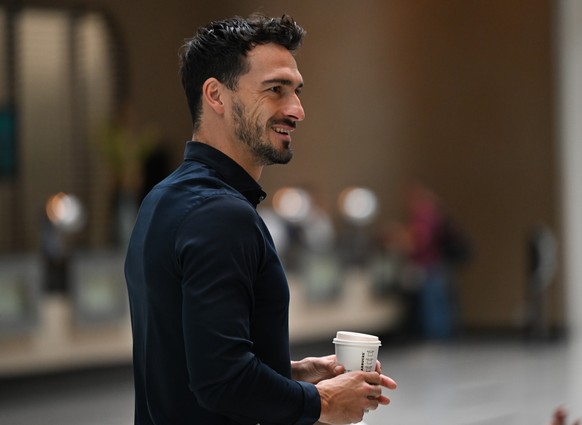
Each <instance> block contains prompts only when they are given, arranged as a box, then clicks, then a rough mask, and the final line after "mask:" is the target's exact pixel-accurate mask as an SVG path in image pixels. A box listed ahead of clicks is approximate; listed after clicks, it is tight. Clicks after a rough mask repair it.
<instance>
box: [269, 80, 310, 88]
mask: <svg viewBox="0 0 582 425" xmlns="http://www.w3.org/2000/svg"><path fill="white" fill-rule="evenodd" d="M273 83H277V84H281V85H282V86H292V85H293V81H291V80H288V79H286V78H272V79H270V80H265V81H263V85H268V84H273ZM302 87H303V81H301V82H300V83H299V84H298V85H297V88H302Z"/></svg>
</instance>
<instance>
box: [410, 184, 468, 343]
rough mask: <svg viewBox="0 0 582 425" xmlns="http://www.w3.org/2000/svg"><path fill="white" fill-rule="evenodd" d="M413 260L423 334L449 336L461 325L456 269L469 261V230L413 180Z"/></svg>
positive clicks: (433, 336)
mask: <svg viewBox="0 0 582 425" xmlns="http://www.w3.org/2000/svg"><path fill="white" fill-rule="evenodd" d="M406 202H407V207H408V230H409V232H410V238H411V244H412V248H411V254H410V256H411V260H412V261H413V263H414V264H415V265H416V266H417V267H418V271H419V273H418V274H417V275H418V276H419V282H418V291H417V294H416V300H415V301H414V302H413V303H412V304H413V309H414V310H416V312H417V314H418V324H419V331H420V334H421V336H423V337H426V338H429V339H447V338H451V337H452V336H454V334H455V333H456V332H457V330H458V328H459V323H458V322H459V305H458V302H457V293H456V292H457V291H456V282H455V280H454V276H455V268H456V267H458V266H459V265H460V264H463V263H465V262H467V261H468V260H469V258H470V256H471V247H470V242H469V240H468V238H467V237H466V235H465V233H464V232H463V231H462V230H461V229H460V227H459V226H458V224H457V223H456V221H455V220H453V218H452V217H451V215H450V214H449V213H448V212H447V211H446V209H445V207H444V206H443V204H442V201H441V200H440V198H439V197H438V196H437V195H436V194H435V193H434V192H433V191H432V190H430V189H429V188H428V187H426V186H424V185H422V184H420V183H418V182H414V183H410V184H409V185H408V187H407V188H406Z"/></svg>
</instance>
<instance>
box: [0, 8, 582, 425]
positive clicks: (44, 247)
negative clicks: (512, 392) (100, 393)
mask: <svg viewBox="0 0 582 425" xmlns="http://www.w3.org/2000/svg"><path fill="white" fill-rule="evenodd" d="M255 11H262V12H264V13H267V14H271V15H281V14H283V13H288V14H290V15H292V16H293V17H294V18H295V19H296V20H297V21H298V22H299V24H301V25H302V26H303V27H304V28H306V30H307V33H308V34H307V38H306V40H305V44H304V46H303V48H302V49H301V50H300V52H299V53H298V56H297V61H298V64H299V68H300V71H301V73H302V75H303V77H304V79H305V90H304V92H303V95H302V101H303V106H304V108H305V110H306V115H307V118H306V120H305V121H304V122H302V123H301V124H300V125H299V126H298V131H297V132H296V133H295V136H294V147H293V148H294V151H295V156H294V159H293V161H292V163H291V164H289V165H288V166H285V167H280V166H274V167H269V168H267V169H266V170H265V172H264V173H263V177H262V179H261V182H260V183H261V184H262V185H263V187H264V189H265V191H266V192H267V193H268V194H269V196H268V197H267V199H266V200H265V201H264V202H263V203H262V204H261V206H260V213H261V215H262V216H263V217H264V219H265V221H266V222H267V223H268V225H269V227H270V228H271V230H272V232H273V235H274V237H275V241H276V243H277V245H278V248H279V251H280V254H281V257H282V259H283V261H284V263H285V266H286V269H287V271H288V274H289V282H290V287H291V292H292V304H291V342H292V344H293V346H294V349H295V350H297V351H296V352H297V353H298V354H299V353H302V352H303V351H302V350H303V348H305V347H307V346H309V347H314V346H317V345H318V344H321V343H324V344H325V347H326V348H327V349H328V350H329V349H331V346H330V345H329V342H330V341H331V339H332V338H333V336H334V334H335V331H336V330H338V329H340V328H341V329H345V330H355V331H361V332H370V333H375V334H378V335H381V336H382V338H383V341H384V347H383V349H382V350H384V351H388V350H390V348H393V349H394V350H399V349H406V350H407V351H406V353H407V354H406V355H405V356H403V357H402V361H403V362H404V363H401V364H402V365H403V368H405V367H406V364H407V363H406V361H408V360H406V359H410V358H414V356H415V355H420V353H425V351H423V350H426V349H427V348H426V347H427V345H426V344H430V345H429V346H430V347H433V346H434V345H432V344H434V343H437V344H438V346H441V345H440V344H445V345H444V346H445V347H449V348H447V350H448V349H451V348H450V347H452V346H455V344H459V343H460V342H465V341H471V343H474V342H475V341H487V342H488V343H490V342H491V341H493V342H494V344H493V348H492V349H493V352H492V356H494V357H496V358H499V356H501V357H503V356H504V354H503V352H501V353H499V352H498V351H497V347H498V345H499V344H502V343H503V344H506V343H508V342H510V343H512V344H517V345H511V347H512V348H510V352H512V353H514V357H515V359H514V361H515V362H516V364H519V363H520V362H521V361H522V360H523V359H522V358H521V357H520V356H519V355H515V352H514V351H511V350H515V349H517V350H518V351H517V353H521V351H520V350H524V352H527V353H531V352H532V350H534V351H535V350H538V349H540V350H542V351H543V352H544V353H546V355H547V353H548V351H547V350H548V347H558V348H559V350H562V349H563V350H566V351H558V354H557V357H553V356H552V355H549V357H548V360H547V363H546V360H544V361H543V362H544V363H543V364H549V365H552V366H551V367H557V368H559V369H558V370H560V371H562V372H563V371H564V365H565V364H568V362H564V361H560V360H556V362H554V361H552V360H551V359H552V358H555V359H560V358H561V359H562V360H563V357H560V356H568V355H569V354H564V353H565V352H566V353H570V352H571V351H569V350H570V348H571V347H572V346H573V343H572V341H578V339H577V337H576V335H577V334H579V333H580V329H581V328H582V316H581V313H579V312H578V311H579V310H580V309H579V308H578V306H577V302H578V301H579V300H580V299H581V298H580V297H581V295H582V286H581V285H580V279H581V278H582V270H580V267H581V266H580V265H579V264H578V263H579V261H577V258H578V257H579V255H580V253H581V252H582V246H581V244H582V229H581V228H580V224H579V221H578V218H579V217H580V214H582V211H580V210H581V209H582V191H581V189H580V185H579V184H578V182H579V181H581V180H580V179H581V178H582V176H580V171H579V168H580V167H579V166H578V162H579V160H580V158H582V143H581V142H580V140H579V139H580V138H582V128H580V120H579V116H580V113H581V111H582V101H581V97H582V96H581V89H580V88H581V84H582V77H580V76H581V75H582V32H581V30H580V28H581V27H580V25H579V22H582V3H580V2H578V1H577V0H556V1H552V0H530V1H520V0H515V1H501V0H494V1H485V0H472V1H466V0H448V1H439V2H434V1H430V0H414V1H410V0H388V1H383V0H361V1H357V2H356V1H353V0H333V1H332V0H318V1H314V0H312V1H309V0H296V1H294V2H283V1H279V0H271V1H269V2H261V1H257V0H219V1H213V2H209V1H192V0H190V1H186V0H168V1H166V2H163V4H162V3H160V2H157V1H154V0H141V1H139V2H137V1H133V0H128V1H118V0H50V1H49V0H46V1H42V0H38V1H24V0H20V1H18V0H13V1H0V387H1V386H4V388H6V390H4V391H0V406H2V402H1V397H3V396H6V395H7V394H8V393H11V392H12V391H13V390H14V391H15V393H17V394H20V393H22V397H24V398H22V399H19V400H21V402H22V403H23V405H24V404H26V403H25V402H24V401H22V400H26V399H25V397H26V394H27V392H28V391H29V390H30V388H31V386H32V385H38V383H39V382H41V381H39V380H41V379H45V380H49V379H55V376H57V375H58V376H60V377H63V376H66V378H63V379H65V380H66V381H67V382H71V381H72V382H74V383H75V384H71V385H72V386H73V387H74V386H75V385H76V384H77V383H78V381H75V378H74V377H75V376H77V377H80V378H79V379H82V380H83V382H86V379H89V380H90V381H91V382H95V379H96V376H100V377H101V379H102V380H104V378H103V376H108V375H105V374H104V373H105V372H103V371H105V370H108V371H111V369H112V368H113V369H115V370H117V371H119V370H122V371H126V370H127V368H128V367H129V365H130V363H131V335H130V329H129V317H128V306H127V298H126V291H125V283H124V279H123V257H124V253H125V246H126V243H127V238H128V234H129V232H130V231H131V227H132V224H133V218H134V217H135V213H136V211H137V208H138V207H139V203H140V201H141V199H142V197H143V196H144V194H145V193H147V191H148V190H149V189H150V188H151V187H152V186H153V185H154V184H155V183H156V182H157V181H159V180H161V179H162V178H163V177H164V176H165V175H166V174H167V173H169V172H170V171H171V170H172V169H173V168H174V167H176V166H177V165H178V164H179V163H180V161H181V157H182V153H183V149H184V143H185V141H186V140H188V139H189V138H190V135H191V126H190V118H189V114H188V111H187V106H186V102H185V98H184V95H183V93H182V89H181V86H180V82H179V77H178V50H179V48H180V46H181V44H182V43H183V41H184V39H186V38H189V37H191V36H192V35H193V34H194V31H195V29H196V28H197V27H198V26H200V25H204V24H206V23H207V22H209V21H211V20H214V19H220V18H223V17H227V16H231V15H235V14H237V15H242V16H246V15H248V14H250V13H252V12H255ZM500 341H501V342H500ZM574 345H575V344H574ZM516 346H517V347H518V348H516ZM488 347H489V348H491V345H489V346H488ZM552 349H553V348H550V350H552ZM544 350H545V351H544ZM438 353H440V354H438ZM446 353H447V355H444V356H443V353H442V352H440V351H438V352H437V356H439V355H440V356H443V357H444V358H447V357H448V351H447V352H446ZM550 353H553V351H550ZM425 354H426V353H425ZM430 355H431V353H430V352H429V354H427V356H429V358H430ZM411 356H412V357H411ZM505 356H506V357H507V356H509V357H512V355H511V354H508V353H507V352H506V354H505ZM423 358H424V357H423ZM544 359H545V357H544ZM435 361H436V362H437V364H438V360H435ZM535 367H537V364H536V366H535ZM412 369H414V367H412ZM96 370H97V372H94V371H96ZM551 370H553V369H551ZM565 370H566V372H563V373H564V380H563V381H560V380H556V381H555V385H556V386H557V387H558V388H562V389H563V388H566V387H568V386H569V385H570V383H569V381H568V382H566V380H565V379H566V378H565V377H566V376H568V375H570V374H569V373H568V369H565ZM89 371H93V372H92V373H93V374H90V375H87V374H88V373H89ZM562 372H561V373H562ZM577 372H578V374H577V375H576V376H579V377H581V376H580V370H577ZM87 376H89V378H87ZM120 376H121V377H120ZM552 376H553V374H552ZM560 376H562V375H560ZM126 378H127V379H126ZM130 380H131V377H130V374H129V373H125V372H121V375H119V374H117V373H114V374H113V375H112V378H111V382H112V385H113V386H117V385H118V384H120V383H121V384H120V385H128V382H129V384H130V383H131V382H130ZM33 382H34V384H32V383H33ZM45 382H46V381H45ZM50 382H53V381H50ZM104 385H106V384H104ZM575 387H576V388H578V390H579V387H577V386H575ZM16 388H21V390H15V389H16ZM105 388H110V387H107V386H105ZM124 388H125V387H124ZM19 391H20V392H19ZM104 391H105V392H107V391H109V390H107V389H106V390H104ZM128 391H129V390H128ZM572 394H573V393H572V392H566V393H564V394H562V393H560V394H559V395H560V396H564V398H568V397H570V399H571V398H572V397H578V396H580V392H577V393H575V394H576V395H575V396H573V395H572ZM128 397H129V396H128ZM6 400H8V401H6V403H5V404H4V407H5V406H7V405H8V403H10V402H13V401H14V399H10V398H6ZM10 400H11V401H10ZM578 401H580V402H581V403H580V404H578V409H580V407H579V406H580V405H582V399H578ZM125 402H126V403H124V405H125V408H126V409H127V411H128V412H129V413H131V409H132V405H131V399H130V397H129V398H128V399H127V400H125ZM552 403H553V400H552ZM56 404H57V405H58V400H57V402H56ZM81 405H82V403H81ZM544 407H545V406H544ZM93 408H94V409H95V407H94V406H93ZM1 410H2V409H0V418H2V416H1V415H2V413H1ZM28 410H29V412H28V413H29V414H30V412H31V411H32V412H33V411H34V410H30V409H28ZM99 410H100V409H99V408H97V413H95V415H96V416H97V418H98V417H99V415H100V414H102V413H98V411H99ZM546 410H547V409H546ZM578 414H581V412H580V411H578ZM548 415H549V412H548ZM15 417H16V416H13V417H12V418H15ZM128 417H131V415H130V414H129V416H128ZM386 418H387V420H388V419H389V416H388V414H387V416H386ZM543 419H544V418H540V423H541V421H543ZM373 420H374V419H372V420H371V423H378V424H379V423H382V422H381V420H380V419H376V421H377V422H373ZM0 422H2V423H7V424H8V423H17V422H16V421H15V419H12V422H4V421H0ZM22 423H25V422H22ZM26 423H31V422H26ZM61 423H64V422H62V421H61ZM76 423H105V422H99V421H98V419H94V420H93V422H91V421H90V420H88V421H85V422H76ZM111 423H117V422H111ZM401 423H404V422H401ZM408 423H413V422H412V421H408ZM437 423H453V422H451V421H449V422H437ZM459 423H483V424H486V423H489V424H493V423H505V424H507V423H514V422H510V421H505V422H503V420H501V421H500V422H493V421H487V420H483V421H481V422H459ZM515 423H523V422H515Z"/></svg>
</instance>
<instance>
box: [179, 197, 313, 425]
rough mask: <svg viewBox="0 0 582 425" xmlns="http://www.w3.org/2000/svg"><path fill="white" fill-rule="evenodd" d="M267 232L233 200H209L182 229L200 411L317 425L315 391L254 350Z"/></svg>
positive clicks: (190, 355)
mask: <svg viewBox="0 0 582 425" xmlns="http://www.w3.org/2000/svg"><path fill="white" fill-rule="evenodd" d="M264 231H265V230H264V229H263V228H262V227H261V225H260V219H259V218H258V215H257V213H256V211H255V210H254V208H252V206H251V205H250V204H248V203H247V202H245V201H244V200H241V199H238V198H235V197H232V196H216V197H213V198H211V199H208V200H206V201H204V202H203V203H202V204H201V205H199V206H198V207H197V208H196V209H195V210H194V211H192V212H190V213H189V214H188V215H187V216H186V217H185V219H184V221H183V224H182V225H181V227H180V230H179V234H178V236H177V239H176V241H177V243H176V259H177V260H176V261H177V262H178V263H179V266H180V269H181V270H182V273H183V277H182V295H183V302H182V323H183V332H184V341H185V350H186V361H187V365H188V372H189V382H190V384H189V386H190V389H191V391H192V393H193V394H194V396H195V397H196V399H197V401H198V403H200V405H201V406H202V407H204V408H205V409H207V410H209V411H212V412H216V413H219V414H221V415H224V416H227V417H229V418H230V419H232V420H234V421H236V422H237V423H241V424H257V423H260V424H263V425H266V424H287V425H288V424H297V425H307V424H313V423H314V422H316V421H317V420H318V418H319V415H320V409H321V405H320V399H319V394H318V392H317V389H316V388H315V386H314V385H312V384H309V383H304V382H297V381H293V380H291V379H290V378H289V377H286V376H284V375H285V373H284V372H282V371H275V370H273V368H271V367H270V365H269V364H266V363H265V362H264V361H263V359H261V358H259V357H257V356H256V355H255V353H254V351H253V346H254V342H253V340H252V335H251V329H252V326H251V321H252V319H253V313H254V308H255V302H256V301H255V293H254V291H255V290H256V288H255V282H256V280H257V276H258V273H260V270H261V268H262V266H263V264H264V261H265V254H266V249H267V248H266V245H265V235H264ZM264 325H265V326H269V324H264ZM284 331H285V332H287V329H285V330H284ZM263 343H264V342H263ZM287 351H288V350H287ZM287 356H288V352H287Z"/></svg>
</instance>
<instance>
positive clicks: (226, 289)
mask: <svg viewBox="0 0 582 425" xmlns="http://www.w3.org/2000/svg"><path fill="white" fill-rule="evenodd" d="M264 197H265V193H264V192H263V191H262V190H261V187H260V186H259V185H258V184H257V182H256V181H255V180H254V179H253V178H252V177H251V176H250V175H249V174H247V173H246V172H245V171H244V170H243V168H242V167H240V166H239V165H238V164H237V163H236V162H234V161H233V160H232V159H230V158H229V157H228V156H226V155H224V154H223V153H222V152H220V151H218V150H216V149H214V148H212V147H210V146H208V145H206V144H203V143H198V142H188V143H187V144H186V150H185V157H184V162H183V163H182V164H181V166H180V167H179V168H178V169H177V170H176V171H174V172H173V173H172V174H171V175H170V176H168V177H167V178H166V179H165V180H163V181H162V182H161V183H159V184H158V185H157V186H156V187H155V188H154V189H153V190H152V191H151V192H150V193H149V194H148V196H147V197H146V198H145V199H144V201H143V203H142V205H141V208H140V211H139V214H138V217H137V221H136V224H135V228H134V230H133V233H132V236H131V241H130V244H129V248H128V252H127V257H126V263H125V276H126V281H127V286H128V291H129V300H130V307H131V321H132V331H133V362H134V379H135V423H136V425H153V424H155V425H182V424H184V425H185V424H190V425H194V424H195V425H215V424H257V423H260V424H262V425H270V424H273V425H274V424H281V425H293V424H296V425H304V424H313V423H314V422H316V421H317V419H318V418H319V414H320V409H321V404H320V399H319V394H318V392H317V389H316V388H315V386H314V385H312V384H308V383H304V382H296V381H293V380H292V379H291V366H290V355H289V331H288V312H289V288H288V285H287V280H286V277H285V273H284V270H283V267H282V266H281V262H280V261H279V257H278V255H277V252H276V250H275V247H274V244H273V240H272V238H271V236H270V234H269V231H268V229H267V227H266V226H265V224H264V222H263V220H262V219H261V218H260V216H259V215H258V213H257V211H256V207H257V205H258V203H259V202H260V201H261V200H262V199H263V198H264Z"/></svg>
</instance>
